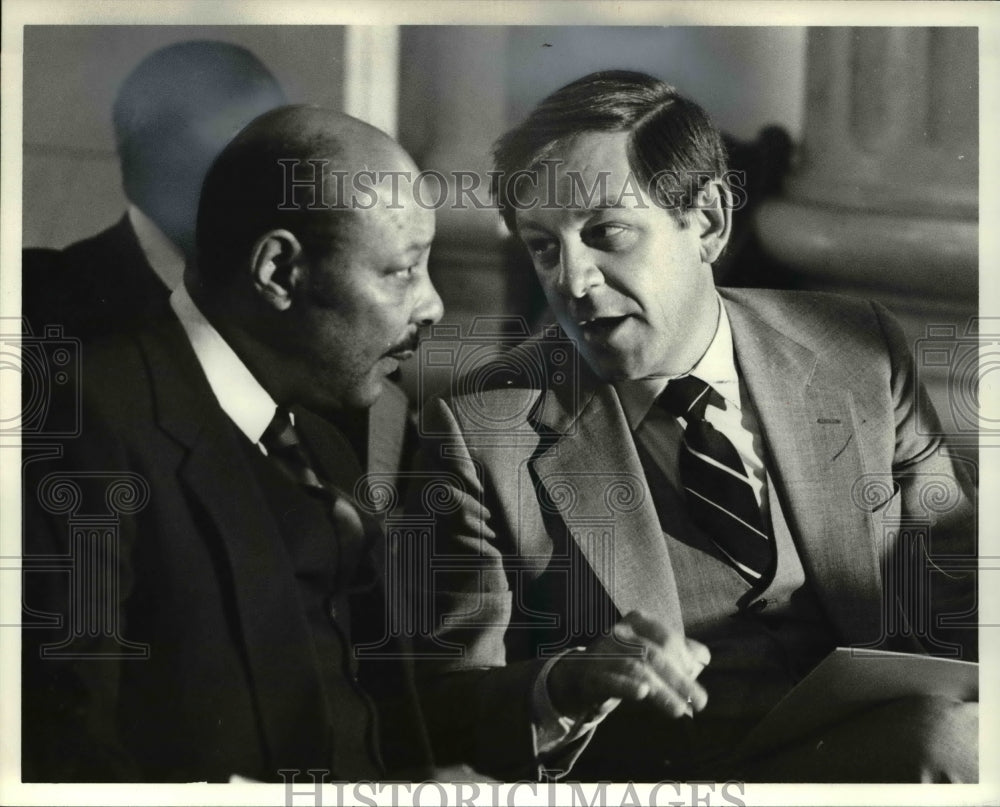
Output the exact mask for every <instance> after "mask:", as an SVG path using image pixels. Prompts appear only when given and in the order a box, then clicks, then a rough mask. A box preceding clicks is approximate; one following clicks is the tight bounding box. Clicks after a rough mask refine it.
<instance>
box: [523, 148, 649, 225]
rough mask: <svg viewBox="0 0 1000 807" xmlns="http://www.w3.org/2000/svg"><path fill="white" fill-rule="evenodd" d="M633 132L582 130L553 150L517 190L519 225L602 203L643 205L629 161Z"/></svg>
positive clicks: (580, 213) (574, 213)
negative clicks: (629, 144)
mask: <svg viewBox="0 0 1000 807" xmlns="http://www.w3.org/2000/svg"><path fill="white" fill-rule="evenodd" d="M629 136H630V133H629V132H583V133H581V134H579V135H577V136H575V137H574V138H573V139H572V140H569V141H567V142H566V143H565V144H563V145H561V146H559V147H557V148H556V149H554V150H553V151H552V152H551V153H550V154H549V155H548V156H547V157H546V158H545V160H544V162H543V163H542V164H541V165H540V168H539V171H538V173H537V174H536V175H534V176H532V177H531V178H530V179H527V178H526V179H525V180H523V181H522V182H521V185H520V186H519V187H518V190H517V201H518V209H517V211H516V220H517V223H518V226H527V225H531V224H532V223H541V222H544V221H549V220H552V219H554V218H560V217H565V216H570V217H576V216H583V215H587V214H588V213H589V212H591V211H593V210H594V209H598V208H602V207H615V208H622V207H625V208H628V207H642V206H645V205H646V203H647V201H648V197H647V195H646V193H645V190H644V188H643V186H642V183H641V182H640V181H639V179H638V178H637V177H636V176H635V174H634V173H633V171H632V168H631V166H630V165H629V158H628V142H629Z"/></svg>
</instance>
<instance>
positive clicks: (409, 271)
mask: <svg viewBox="0 0 1000 807" xmlns="http://www.w3.org/2000/svg"><path fill="white" fill-rule="evenodd" d="M416 271H417V265H416V264H413V265H412V266H404V267H401V268H398V269H393V270H392V271H391V272H389V274H391V275H392V276H393V277H398V278H404V279H405V278H408V277H410V276H411V275H413V274H414V272H416Z"/></svg>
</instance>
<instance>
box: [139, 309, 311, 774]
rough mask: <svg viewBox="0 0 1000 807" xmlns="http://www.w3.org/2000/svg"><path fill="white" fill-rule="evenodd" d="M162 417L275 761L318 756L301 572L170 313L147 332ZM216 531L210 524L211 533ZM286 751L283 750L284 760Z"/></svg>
mask: <svg viewBox="0 0 1000 807" xmlns="http://www.w3.org/2000/svg"><path fill="white" fill-rule="evenodd" d="M140 338H141V341H142V343H143V348H144V350H145V352H146V355H147V358H148V361H149V367H150V374H151V377H152V380H153V387H154V397H155V399H156V403H157V413H158V419H159V423H160V426H161V427H162V428H163V429H164V430H165V431H167V432H168V433H170V434H172V435H173V436H174V437H175V438H176V439H177V440H178V441H179V442H181V443H182V444H183V445H185V446H186V447H187V449H188V454H187V457H186V459H185V461H184V462H183V464H182V465H181V467H180V469H179V476H180V479H181V481H182V484H183V485H184V486H185V488H186V489H187V492H188V495H189V496H190V497H191V499H192V500H194V501H197V502H198V505H199V506H200V507H201V508H202V509H203V511H204V512H205V514H206V515H207V516H208V519H209V520H210V521H211V523H212V525H213V527H214V530H215V533H214V534H215V535H217V536H218V538H219V539H220V540H221V545H222V548H223V550H224V553H225V557H226V559H227V561H228V565H229V571H230V573H231V575H232V587H233V594H234V598H235V607H236V608H235V611H236V614H237V615H238V618H239V626H240V632H241V637H242V639H243V642H244V649H245V652H246V657H247V662H248V665H249V670H250V679H251V686H252V689H253V693H254V697H255V699H256V704H257V709H258V712H259V714H260V716H261V722H262V726H263V731H264V735H265V738H266V741H267V743H268V747H269V750H270V752H271V760H272V761H273V762H274V763H276V764H278V763H281V762H283V761H286V760H294V759H316V758H317V756H318V754H317V749H324V748H326V747H327V741H328V738H327V736H326V730H325V727H324V726H323V724H322V721H319V720H317V719H316V717H317V715H318V714H319V712H320V709H319V704H320V703H321V702H322V700H321V699H322V690H321V687H320V681H319V671H318V669H317V668H316V662H315V656H314V655H313V654H311V653H309V652H308V651H307V650H306V648H309V647H311V646H312V639H311V636H310V634H309V629H308V626H307V624H306V622H305V618H304V616H303V615H302V609H301V605H300V602H299V597H298V592H297V589H296V583H295V575H294V572H293V570H292V568H291V564H290V561H289V559H288V557H287V554H286V553H285V552H284V551H283V547H282V543H281V538H280V535H279V533H278V528H277V525H276V524H275V523H274V520H273V517H272V515H271V513H270V512H269V511H268V509H267V506H266V505H265V504H264V500H263V498H262V497H261V496H259V495H258V494H257V493H256V487H257V481H256V479H255V478H254V476H253V474H252V473H251V471H250V469H249V468H248V467H247V462H246V457H245V456H244V453H243V448H242V447H241V446H240V444H239V437H238V435H237V434H236V432H235V430H234V428H233V426H232V424H231V423H230V421H229V420H228V418H227V417H226V416H225V414H224V413H223V412H222V411H221V409H219V407H218V403H217V402H216V400H215V398H214V396H213V395H212V393H211V390H210V388H209V387H208V385H207V382H206V380H205V378H204V376H203V375H202V373H201V369H200V367H199V366H198V365H197V360H196V359H195V357H194V353H193V351H192V350H191V347H190V344H189V343H188V341H187V338H186V336H185V335H184V333H183V330H182V329H181V327H180V325H179V324H178V323H177V322H176V320H173V321H172V322H170V323H167V324H165V326H164V327H163V328H162V329H157V330H156V331H152V332H150V333H148V334H143V335H142V336H141V337H140ZM212 535H213V534H212V533H211V532H207V533H206V539H207V540H210V539H211V537H212ZM279 755H280V759H279Z"/></svg>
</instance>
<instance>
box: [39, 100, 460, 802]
mask: <svg viewBox="0 0 1000 807" xmlns="http://www.w3.org/2000/svg"><path fill="white" fill-rule="evenodd" d="M279 160H280V161H281V162H279ZM310 160H311V161H313V164H316V161H320V163H319V164H321V165H322V166H323V172H324V176H325V177H326V178H327V179H328V178H329V176H330V175H331V174H334V173H337V172H345V173H346V175H348V176H351V175H353V173H354V172H357V171H359V170H361V168H365V169H372V170H376V171H384V172H399V171H402V172H415V170H416V168H415V166H414V165H413V163H412V161H411V160H410V158H409V156H408V155H407V154H406V153H405V152H403V150H402V149H401V148H400V147H399V146H398V145H397V144H396V143H395V142H394V141H392V140H391V139H390V138H389V137H387V136H386V135H385V134H383V133H382V132H380V131H379V130H377V129H374V128H372V127H371V126H368V125H366V124H364V123H362V122H360V121H358V120H355V119H353V118H350V117H348V116H345V115H342V114H339V113H334V112H330V111H326V110H322V109H318V108H315V107H284V108H281V109H278V110H276V111H273V112H271V113H268V114H266V115H264V116H262V117H261V118H258V119H257V120H255V121H254V122H253V123H252V124H250V125H249V126H248V127H247V128H246V129H245V130H244V131H243V132H242V133H241V134H240V135H239V136H238V137H237V138H236V139H235V140H234V141H233V142H232V143H230V144H229V146H227V147H226V149H225V150H224V151H223V152H222V154H221V155H220V157H219V158H218V160H217V161H216V162H215V164H214V165H213V166H212V168H211V170H210V172H209V174H208V177H207V179H206V181H205V185H204V188H203V192H202V195H201V200H200V204H199V211H198V227H197V260H196V261H195V262H193V263H192V264H191V265H189V267H188V271H187V273H186V275H185V280H184V283H183V284H182V285H180V286H178V287H177V288H176V289H175V291H174V292H173V294H172V295H171V297H170V308H171V311H172V316H171V318H170V319H169V320H167V321H164V322H163V323H159V324H157V325H156V326H154V327H153V328H151V329H148V330H144V331H140V332H138V333H137V334H134V335H130V336H128V337H127V338H123V339H121V340H120V341H118V342H115V343H112V344H109V345H106V346H101V347H95V348H94V350H93V352H91V353H89V354H88V356H87V364H86V373H85V375H84V377H83V382H82V383H83V387H82V395H83V407H84V411H83V416H84V419H83V423H84V428H83V433H82V434H81V435H80V436H79V437H78V438H76V439H72V440H67V441H66V444H65V447H64V450H65V457H64V459H62V460H59V461H54V462H49V461H38V462H33V463H29V470H28V473H27V483H26V486H25V508H26V556H25V565H26V568H29V569H31V568H34V569H37V571H34V572H30V571H29V572H27V573H26V574H25V608H26V613H25V622H26V623H34V624H35V625H37V627H26V628H25V630H24V634H23V637H24V645H23V647H24V651H23V662H24V670H23V681H24V698H23V760H22V764H23V776H24V778H25V780H27V781H210V782H218V781H223V782H224V781H229V780H230V779H231V777H233V776H240V777H244V778H250V779H255V780H264V781H274V780H279V779H281V778H282V777H284V776H288V775H290V774H288V773H287V771H288V770H289V769H291V770H298V771H301V772H302V773H301V776H302V777H303V778H306V779H307V780H308V777H307V775H306V774H305V770H306V769H319V770H323V771H327V772H328V776H327V778H328V779H333V780H338V779H339V780H345V779H346V780H360V779H368V780H370V779H378V778H382V777H383V776H416V775H420V771H422V770H424V769H425V768H424V766H425V765H426V764H427V763H428V761H429V757H428V755H427V752H426V743H425V740H424V736H423V730H422V724H421V720H420V715H419V710H418V708H417V706H416V701H415V699H414V698H413V697H412V692H413V689H412V686H411V684H410V678H409V673H408V669H407V668H406V667H405V666H404V664H403V663H402V662H400V661H399V660H398V659H399V658H400V656H401V654H402V650H403V649H402V648H399V647H396V646H394V645H393V644H392V643H391V642H386V641H384V633H385V631H384V624H385V618H384V615H383V614H384V610H385V608H384V598H383V596H382V590H381V587H380V577H381V576H380V571H381V565H382V561H381V559H380V558H381V556H382V554H383V552H384V548H383V547H382V546H381V542H382V540H383V534H382V531H381V529H380V528H379V525H378V524H377V523H376V522H374V521H373V520H372V519H371V518H370V517H368V516H367V515H366V512H365V511H364V509H363V508H362V507H361V506H360V505H359V504H358V502H357V500H356V498H355V496H356V495H361V494H363V493H364V480H363V478H362V472H361V467H360V465H359V462H358V460H357V457H356V455H355V453H354V452H353V451H352V448H351V446H350V444H349V441H348V440H347V439H345V435H344V434H343V433H341V432H340V431H338V430H337V429H336V428H334V427H333V426H331V425H330V421H329V420H328V419H326V418H320V417H317V416H316V415H315V414H314V413H315V412H317V411H321V412H324V413H336V412H344V413H349V412H357V411H364V410H365V409H366V408H367V407H370V406H372V404H373V403H374V402H375V401H376V400H377V399H378V398H379V396H380V394H381V393H382V391H383V388H384V386H385V385H386V383H387V382H386V376H387V375H388V374H389V373H391V372H393V371H394V370H395V369H396V368H397V367H398V365H399V363H400V362H401V361H404V360H405V359H406V358H408V357H409V356H410V355H411V354H412V352H413V350H414V349H415V347H416V344H417V340H418V336H419V333H420V331H421V329H423V328H425V327H426V326H429V325H430V324H432V323H434V322H435V321H437V320H438V319H439V318H440V316H441V313H442V306H441V301H440V298H439V297H438V295H437V292H436V291H435V289H434V287H433V285H432V284H431V281H430V279H429V277H428V274H427V258H428V252H429V250H430V244H431V239H432V238H433V235H434V215H433V213H432V212H431V211H429V210H427V209H424V208H421V207H419V206H417V205H416V204H414V200H413V198H412V196H410V195H409V194H408V192H407V188H408V187H409V185H406V184H401V185H400V190H399V192H397V193H395V194H394V195H393V194H391V193H389V194H383V191H388V190H389V187H388V185H386V186H379V185H375V186H374V194H373V193H371V192H370V191H369V192H366V193H365V194H364V197H363V203H364V204H355V201H356V200H355V199H354V198H352V197H350V196H349V195H342V196H341V197H340V198H335V196H336V195H335V194H331V193H327V192H326V189H322V191H321V196H322V198H323V200H324V201H327V200H329V201H330V203H329V205H327V206H324V207H320V206H318V205H313V204H311V203H310V200H307V199H303V200H302V203H301V204H282V200H283V199H285V190H286V180H287V177H286V175H285V171H286V168H285V166H286V165H288V164H289V163H288V161H291V164H299V163H301V164H302V165H303V166H306V170H308V165H307V163H306V161H310ZM351 185H352V183H348V187H351ZM373 198H374V201H375V203H374V204H373V205H372V204H371V201H372V199H373ZM102 519H103V520H102ZM82 523H87V524H89V525H91V526H90V527H88V528H87V529H86V530H84V531H80V530H78V529H77V527H78V526H79V525H80V524H82ZM95 524H100V525H103V527H100V528H97V527H95V526H94V525H95ZM52 558H62V559H63V562H62V567H61V568H62V569H64V570H65V571H68V575H67V574H58V573H56V572H55V571H53V569H52V568H51V566H52V564H51V563H48V561H51V559H52ZM57 565H58V564H57ZM41 614H46V615H54V617H53V618H52V619H50V620H48V621H45V620H44V619H42V618H41V617H40V615H41ZM43 623H44V624H43ZM364 648H368V652H363V650H364ZM373 648H374V649H376V650H377V649H381V651H382V652H372V649H373ZM282 771H285V773H282Z"/></svg>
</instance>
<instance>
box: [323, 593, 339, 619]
mask: <svg viewBox="0 0 1000 807" xmlns="http://www.w3.org/2000/svg"><path fill="white" fill-rule="evenodd" d="M326 613H327V616H329V617H330V620H331V621H332V622H336V621H337V604H336V603H335V602H334V601H333V599H332V598H331V599H329V600H327V601H326Z"/></svg>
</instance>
